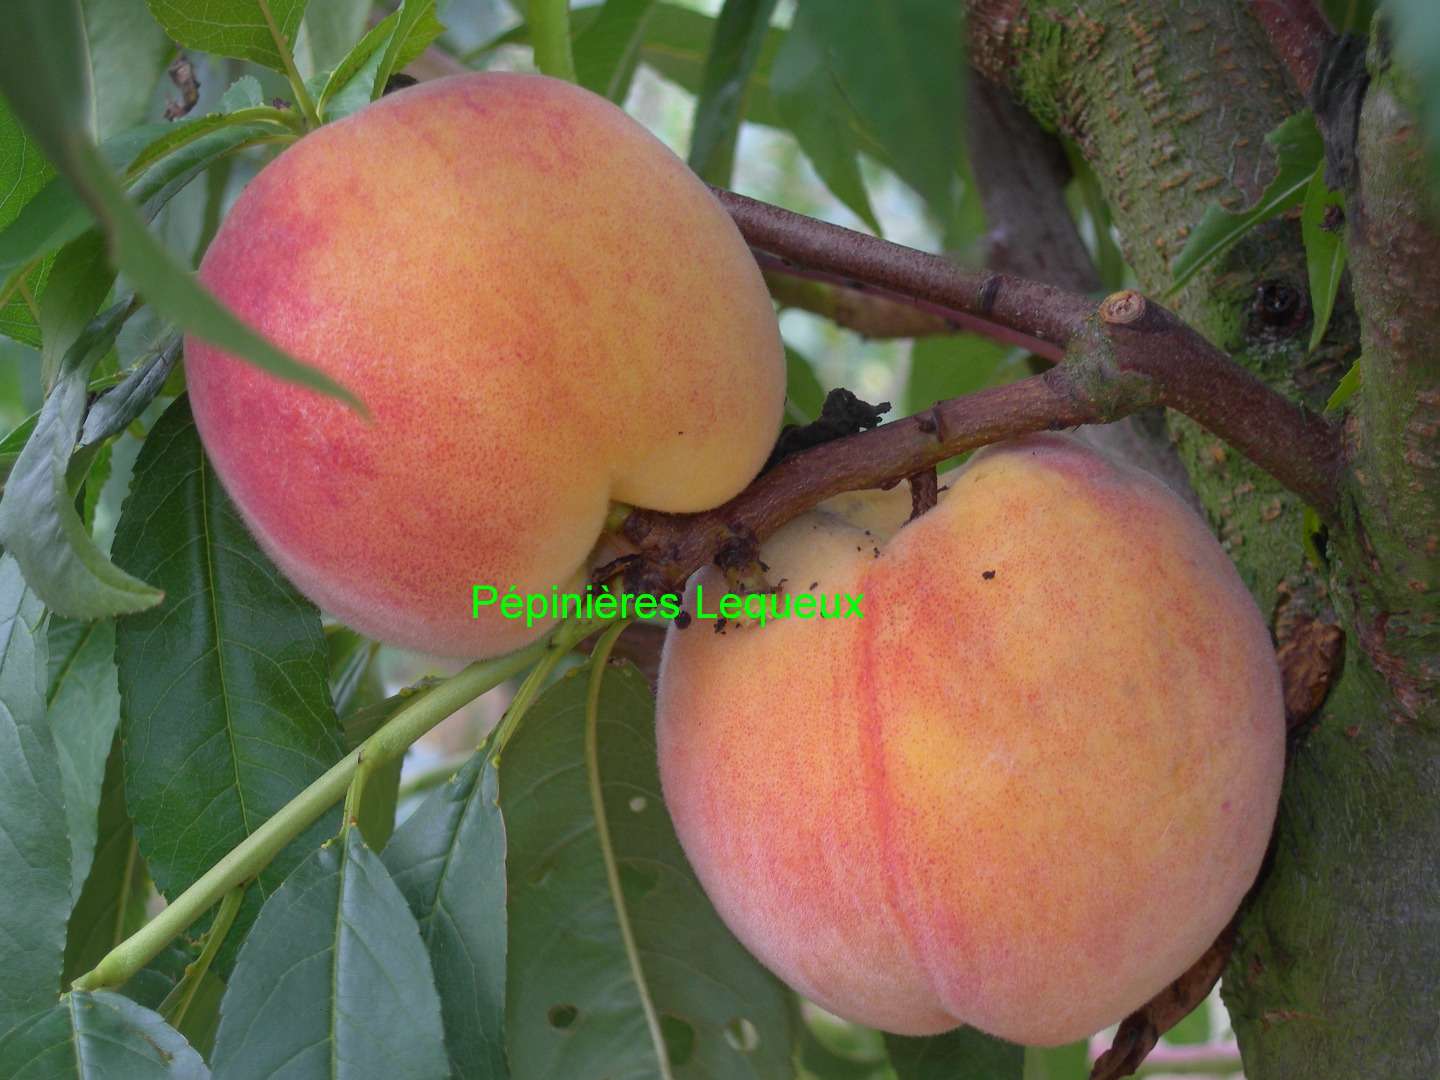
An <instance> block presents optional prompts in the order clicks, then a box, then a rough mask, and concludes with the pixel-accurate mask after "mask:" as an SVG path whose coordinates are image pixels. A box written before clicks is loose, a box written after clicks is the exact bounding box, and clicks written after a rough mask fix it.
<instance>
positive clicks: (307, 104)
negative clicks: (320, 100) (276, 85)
mask: <svg viewBox="0 0 1440 1080" xmlns="http://www.w3.org/2000/svg"><path fill="white" fill-rule="evenodd" d="M259 3H260V13H261V14H262V15H264V16H265V25H266V26H268V27H269V28H270V37H271V38H273V39H274V41H275V49H276V51H277V52H279V54H280V59H281V61H282V62H283V63H284V64H285V77H286V78H287V79H289V80H290V89H291V90H292V91H293V92H294V94H295V104H296V105H298V106H300V111H301V112H302V113H304V114H305V122H306V123H307V124H309V125H310V126H311V127H312V128H317V127H319V126H320V113H319V112H317V111H316V109H315V101H314V99H313V98H311V97H310V91H309V90H307V89H305V80H304V79H302V78H300V72H299V71H298V70H297V69H296V67H295V54H294V53H292V52H291V51H290V43H289V42H288V41H286V40H285V35H284V34H282V33H280V27H278V26H277V25H275V16H274V15H272V14H270V4H269V3H268V0H259Z"/></svg>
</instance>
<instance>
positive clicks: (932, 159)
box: [797, 0, 965, 224]
mask: <svg viewBox="0 0 1440 1080" xmlns="http://www.w3.org/2000/svg"><path fill="white" fill-rule="evenodd" d="M801 17H804V18H805V19H806V20H807V23H808V25H809V26H810V27H811V29H812V30H813V32H814V33H815V34H816V36H817V37H818V38H820V40H821V41H822V42H823V43H824V45H825V47H826V50H827V54H828V58H829V63H830V70H831V71H833V72H834V74H835V77H836V79H837V80H838V82H839V85H840V91H841V93H842V94H843V95H844V97H845V100H846V101H848V102H849V104H850V107H851V108H852V109H854V111H855V114H856V115H857V116H858V117H859V118H860V122H861V124H862V125H863V127H864V128H865V129H866V131H867V132H868V134H869V135H870V136H871V137H872V138H873V139H874V140H875V141H876V142H877V143H878V144H879V145H880V146H881V147H882V148H883V151H884V153H883V158H884V160H885V161H886V163H887V164H889V165H890V166H891V167H892V168H893V169H894V170H895V172H896V174H897V175H899V177H900V178H901V179H902V180H904V181H905V182H906V183H907V184H909V185H910V186H911V187H912V188H914V189H915V190H916V191H917V192H918V193H919V194H920V196H921V197H922V198H923V199H924V200H925V202H926V203H927V204H928V205H929V207H930V210H931V212H932V213H933V214H934V215H935V216H936V217H937V218H938V219H939V220H940V221H941V222H942V223H947V224H948V222H949V221H950V219H951V217H952V216H953V215H954V211H955V185H956V179H957V177H958V174H959V165H960V160H961V144H960V134H961V132H962V131H963V130H964V127H965V83H964V77H963V67H964V65H963V57H964V55H965V30H964V23H963V7H962V5H960V4H956V3H954V2H953V0H911V2H910V3H906V4H903V5H900V4H855V5H851V4H846V3H843V2H842V0H801V3H800V7H799V14H798V15H797V18H801Z"/></svg>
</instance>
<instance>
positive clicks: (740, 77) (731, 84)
mask: <svg viewBox="0 0 1440 1080" xmlns="http://www.w3.org/2000/svg"><path fill="white" fill-rule="evenodd" d="M775 4H776V0H725V6H724V7H723V8H721V9H720V17H719V18H718V19H716V21H715V33H714V35H713V37H712V38H711V39H710V51H709V53H708V54H707V55H706V57H705V71H704V74H703V75H702V77H701V80H700V92H699V94H698V95H697V99H696V102H695V125H694V128H693V129H692V130H691V134H690V167H691V168H692V169H694V170H695V171H696V172H697V173H698V174H699V175H700V176H701V178H702V179H704V180H706V181H708V182H709V183H712V184H719V185H721V186H722V187H724V186H728V185H729V183H730V173H731V171H732V169H733V166H734V163H735V141H736V139H737V138H738V137H739V134H740V121H741V120H742V119H744V116H745V93H746V88H747V84H748V83H749V81H750V76H751V75H752V74H753V73H754V70H755V65H756V63H757V62H758V61H759V59H760V50H761V46H763V45H764V43H765V36H766V32H767V31H768V30H769V28H770V16H771V15H772V14H773V13H774V11H775Z"/></svg>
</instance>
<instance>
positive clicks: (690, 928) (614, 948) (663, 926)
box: [500, 667, 795, 1078]
mask: <svg viewBox="0 0 1440 1080" xmlns="http://www.w3.org/2000/svg"><path fill="white" fill-rule="evenodd" d="M588 671H589V669H588V668H585V669H581V671H580V672H572V673H570V674H569V675H567V676H565V677H563V678H561V679H560V680H559V682H557V683H556V684H555V685H554V686H553V687H551V689H549V690H548V691H546V693H545V694H544V695H542V696H541V697H540V699H539V700H537V702H536V703H535V705H534V706H532V708H531V710H530V711H529V712H528V713H527V714H526V716H525V722H524V724H522V725H521V726H520V728H519V730H518V731H517V732H516V734H515V736H514V738H513V739H512V740H511V742H510V744H509V745H508V746H507V747H506V748H505V754H504V758H503V760H502V762H501V764H500V807H501V810H502V812H503V814H504V819H505V828H506V832H507V834H508V843H509V864H508V867H507V870H506V874H507V879H508V882H509V898H510V908H509V918H510V932H509V955H510V959H509V986H508V990H507V995H506V1012H507V1027H508V1034H507V1040H508V1046H509V1052H510V1061H511V1066H512V1070H513V1072H514V1075H516V1076H521V1077H530V1076H554V1077H560V1076H582V1075H584V1076H626V1075H633V1076H640V1075H645V1076H649V1075H654V1074H656V1073H657V1072H660V1071H661V1060H662V1055H666V1053H667V1051H666V1047H667V1046H669V1047H670V1048H671V1049H670V1052H669V1054H668V1055H667V1056H668V1057H669V1058H670V1063H671V1064H672V1065H675V1066H677V1067H678V1066H680V1065H681V1064H685V1065H686V1067H687V1069H688V1070H690V1071H691V1073H692V1074H693V1075H696V1076H706V1077H747V1078H753V1077H756V1076H761V1077H771V1076H786V1075H789V1073H790V1071H791V1068H790V1052H791V1047H792V1046H793V1045H794V1036H795V1032H794V1028H793V1018H792V1010H791V1008H790V1007H789V1004H788V1001H787V996H786V992H785V991H784V989H783V988H782V987H781V986H780V985H779V983H777V982H776V981H775V979H774V978H773V977H772V976H771V975H770V974H769V973H768V972H766V971H765V970H764V969H763V968H761V967H760V965H759V964H758V963H757V962H756V961H755V960H754V959H753V958H752V957H751V956H750V955H749V953H747V952H746V951H745V949H744V948H743V947H742V946H741V945H740V944H739V942H737V941H736V940H735V939H734V938H733V937H732V936H731V935H730V932H729V931H728V930H727V929H726V928H725V925H724V924H723V923H722V922H721V921H720V918H719V916H718V915H716V914H715V911H714V909H713V908H712V907H711V906H710V903H709V901H708V900H707V899H706V897H705V894H704V892H702V891H701V889H700V885H699V882H698V881H696V879H695V875H694V874H693V872H692V871H691V870H690V867H689V864H688V863H687V862H686V861H685V856H684V853H683V852H682V851H681V849H680V845H679V841H678V840H676V838H675V833H674V829H673V827H672V826H671V824H670V820H669V817H668V815H667V814H666V813H665V808H664V804H663V803H662V802H661V798H660V780H659V775H658V771H657V768H656V764H655V731H654V702H653V700H652V699H651V697H650V691H649V688H648V686H647V685H646V683H645V680H644V678H643V677H642V676H641V675H640V674H639V673H638V672H637V671H636V670H635V669H634V668H631V667H619V668H615V669H612V670H610V671H609V672H608V674H607V677H606V679H605V682H604V685H603V687H602V691H601V695H600V707H599V710H598V720H597V723H596V724H595V726H593V727H592V726H591V725H590V724H589V723H587V718H586V709H585V696H586V679H585V677H584V675H585V674H588ZM597 806H598V807H600V808H601V809H602V811H603V816H602V817H599V818H597V816H596V808H597ZM617 885H618V889H617V888H616V886H617ZM677 943H683V948H677ZM657 1027H658V1029H659V1031H660V1036H661V1037H660V1039H659V1040H657V1038H656V1035H655V1029H656V1028H657Z"/></svg>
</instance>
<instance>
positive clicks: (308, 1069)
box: [214, 829, 450, 1080]
mask: <svg viewBox="0 0 1440 1080" xmlns="http://www.w3.org/2000/svg"><path fill="white" fill-rule="evenodd" d="M214 1061H215V1070H216V1072H217V1073H219V1074H220V1075H222V1076H224V1077H226V1078H227V1080H244V1078H245V1077H252V1076H253V1077H257V1078H264V1080H270V1078H274V1077H284V1078H286V1080H301V1078H308V1077H314V1078H315V1080H331V1078H332V1077H335V1076H346V1075H354V1076H394V1077H402V1076H403V1077H406V1078H414V1080H423V1078H425V1077H437V1078H439V1077H448V1076H449V1075H450V1071H449V1066H448V1063H447V1062H446V1060H445V1047H444V1035H443V1032H442V1031H441V1027H440V1001H439V998H438V996H437V995H436V993H435V984H434V980H433V978H432V976H431V972H430V961H429V959H428V958H427V957H426V955H425V947H424V945H423V944H421V941H420V935H419V933H418V932H417V929H416V925H415V919H414V917H413V916H411V914H410V910H409V909H408V908H407V907H406V906H405V898H404V897H403V896H401V895H400V890H399V889H397V888H396V887H395V883H394V882H393V881H391V880H390V875H389V874H388V873H387V872H386V870H385V866H384V864H383V863H381V861H380V859H379V858H378V857H377V856H376V855H375V854H374V853H372V852H371V851H370V849H369V848H367V847H366V846H365V843H364V841H363V840H361V839H360V836H359V834H358V833H357V832H356V831H355V830H354V829H350V830H348V831H347V832H346V833H345V835H344V837H342V838H341V839H339V840H336V841H334V842H332V843H330V844H327V845H326V846H325V847H323V848H321V849H320V850H319V851H317V852H315V853H314V854H312V855H311V856H310V857H309V858H308V859H306V860H305V861H304V862H303V863H301V864H300V866H298V867H297V868H296V869H295V872H294V873H293V874H291V875H290V876H289V877H288V878H287V879H286V880H285V884H283V885H282V886H281V887H280V888H279V890H278V891H277V892H276V893H275V895H274V896H273V897H271V898H270V900H269V901H268V902H267V903H266V905H265V908H264V910H263V911H261V913H260V918H259V920H258V921H257V922H256V923H255V929H254V930H253V932H252V933H251V935H250V938H249V940H248V941H246V943H245V947H244V948H243V949H242V950H241V951H240V960H239V963H237V964H236V966H235V973H234V975H233V976H232V977H231V979H230V988H229V990H227V991H226V993H225V1000H224V1002H223V1004H222V1007H221V1017H220V1033H219V1035H218V1036H217V1037H216V1040H215V1056H214Z"/></svg>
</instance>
